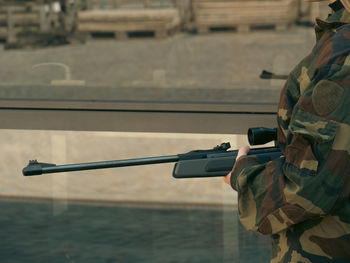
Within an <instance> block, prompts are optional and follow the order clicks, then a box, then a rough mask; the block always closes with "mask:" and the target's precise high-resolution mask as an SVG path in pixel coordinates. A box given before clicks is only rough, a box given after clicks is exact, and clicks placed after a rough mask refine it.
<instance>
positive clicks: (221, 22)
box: [193, 0, 298, 33]
mask: <svg viewBox="0 0 350 263" xmlns="http://www.w3.org/2000/svg"><path fill="white" fill-rule="evenodd" d="M193 12H194V26H195V28H196V29H197V32H198V33H207V32H209V30H210V28H219V27H235V28H237V31H238V32H249V31H250V30H251V28H252V27H254V26H274V28H275V29H276V30H286V29H287V28H288V26H289V25H291V24H292V23H294V22H295V21H296V19H297V16H298V3H297V2H296V1H295V0H260V1H257V0H193Z"/></svg>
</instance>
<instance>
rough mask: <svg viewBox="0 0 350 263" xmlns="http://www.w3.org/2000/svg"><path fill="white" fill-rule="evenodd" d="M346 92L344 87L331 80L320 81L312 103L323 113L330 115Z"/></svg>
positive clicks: (313, 94)
mask: <svg viewBox="0 0 350 263" xmlns="http://www.w3.org/2000/svg"><path fill="white" fill-rule="evenodd" d="M343 93H344V88H343V87H341V86H339V85H338V84H337V83H335V82H333V81H329V80H321V81H320V82H318V83H317V84H316V86H315V88H314V90H313V92H312V105H313V107H314V109H315V111H316V112H317V113H318V114H319V115H321V116H324V115H328V114H329V113H331V112H332V111H334V110H335V108H336V107H337V106H338V104H339V101H340V99H341V97H342V95H343Z"/></svg>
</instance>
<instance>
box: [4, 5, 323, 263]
mask: <svg viewBox="0 0 350 263" xmlns="http://www.w3.org/2000/svg"><path fill="white" fill-rule="evenodd" d="M44 2H45V3H43V1H39V0H38V1H36V0H28V1H10V0H0V41H1V43H0V58H1V70H0V80H1V82H0V106H2V104H1V103H5V102H6V105H5V106H3V107H0V108H1V110H4V111H6V110H9V109H10V110H11V107H12V108H15V109H18V108H21V107H22V106H23V105H24V106H23V107H27V108H26V110H28V108H30V109H33V108H34V109H35V108H36V106H37V107H39V108H40V111H41V112H44V110H45V109H47V108H50V107H51V108H52V107H54V108H55V107H58V108H59V107H60V104H58V103H57V102H67V101H68V102H69V103H70V104H67V105H68V106H67V105H66V104H64V105H63V106H62V107H64V109H65V110H67V109H68V110H69V109H70V107H71V108H73V109H74V110H76V109H78V110H79V109H81V108H84V107H92V106H91V104H89V105H88V106H86V105H85V104H84V105H83V104H79V103H81V102H86V101H88V102H100V104H98V105H97V106H96V107H97V110H101V109H102V110H101V111H100V112H104V110H106V109H107V110H110V108H108V107H112V106H110V105H111V104H107V103H106V104H103V103H105V102H110V103H113V102H122V103H124V102H126V103H130V105H131V106H130V105H128V107H130V108H128V110H131V111H132V110H133V109H134V108H133V105H134V104H133V103H135V102H137V103H138V102H148V103H149V104H156V103H164V105H165V106H164V108H162V110H167V109H169V107H170V106H169V105H174V104H177V105H180V107H174V108H175V110H178V111H179V108H180V110H188V109H190V110H194V111H196V110H198V107H199V106H198V105H199V104H202V105H201V107H202V108H200V110H201V111H210V110H211V109H209V106H208V105H212V104H218V105H219V106H220V105H221V106H222V105H226V106H227V105H228V107H231V106H235V105H238V104H242V103H245V104H248V106H249V107H248V108H249V111H254V110H256V109H255V108H254V105H256V104H258V103H270V104H273V103H277V101H278V96H279V91H280V89H281V88H282V86H283V82H284V81H283V80H262V79H260V78H259V75H260V73H261V71H262V70H263V69H266V70H269V71H272V72H274V73H276V74H279V75H281V74H282V75H284V74H288V72H289V71H290V70H291V69H292V67H294V65H295V64H296V63H297V62H298V61H299V60H300V59H301V58H302V57H304V56H305V55H307V52H309V50H310V49H311V47H312V46H313V43H314V36H313V29H312V27H310V25H311V24H312V22H311V21H313V18H314V16H315V15H318V14H320V13H322V12H324V10H323V6H321V5H318V4H317V5H314V6H313V7H310V6H309V5H308V6H307V7H306V6H305V5H303V4H302V1H295V0H251V1H245V0H242V1H239V0H232V1H229V0H192V1H191V0H176V1H175V0H47V1H44ZM276 10H277V11H279V12H280V13H278V12H277V13H276ZM320 16H323V17H325V15H321V14H320ZM254 19H255V20H254ZM243 22H244V23H243ZM28 101H29V102H30V103H29V104H25V103H27V102H28ZM15 102H16V103H17V104H14V103H15ZM18 102H19V103H18ZM41 102H45V103H43V104H40V103H41ZM11 103H12V104H11ZM55 103H56V104H55ZM74 103H76V104H77V106H76V105H75V104H74ZM166 103H168V104H166ZM186 103H187V104H190V105H191V107H189V106H188V105H186V106H187V108H186V109H182V108H181V107H182V106H183V105H184V104H186ZM39 104H40V105H39ZM13 105H15V106H13ZM38 105H39V106H38ZM52 105H53V106H52ZM106 105H107V106H106ZM203 105H204V106H203ZM45 107H47V108H45ZM96 107H95V108H94V110H95V109H96ZM99 107H101V108H99ZM142 107H144V105H141V106H139V108H137V110H138V111H142V110H143V108H142ZM167 107H168V108H167ZM196 107H197V108H196ZM203 108H204V110H203ZM89 109H91V108H88V110H89ZM113 109H115V108H113ZM117 109H119V108H117ZM215 109H217V108H215ZM218 109H219V110H220V109H221V108H220V107H218ZM22 110H23V109H22ZM84 110H86V108H84ZM171 110H173V108H172V109H171ZM24 111H25V110H24ZM24 111H22V112H24ZM28 111H29V110H28ZM224 111H225V112H227V111H228V110H227V108H225V109H224ZM243 111H248V110H247V108H244V110H243ZM261 111H262V110H261ZM37 112H38V111H37ZM67 112H68V111H67ZM6 113H7V111H6ZM26 113H27V112H26ZM84 113H85V112H84ZM209 113H210V112H209ZM209 113H208V114H209ZM45 114H46V112H45ZM68 114H69V113H68ZM9 116H10V115H9ZM25 116H29V115H25ZM80 116H82V115H80ZM99 116H101V115H99ZM223 116H226V115H225V113H223ZM5 117H6V116H5ZM8 118H10V117H8ZM45 118H46V119H44V120H50V119H51V120H55V113H54V111H52V112H51V111H48V113H47V115H45ZM61 118H62V117H61ZM101 120H102V121H103V116H102V117H101ZM24 121H25V120H24ZM27 121H28V120H27ZM36 121H37V122H38V124H40V123H41V120H40V116H39V120H38V119H36ZM39 121H40V123H39ZM89 121H90V120H89ZM3 123H5V124H6V120H4V121H3ZM35 124H36V122H35ZM127 124H128V123H120V124H118V125H119V126H123V127H124V126H125V127H128V125H127ZM240 124H241V123H238V124H237V125H240ZM101 126H103V125H101ZM7 128H8V127H7ZM9 128H13V127H9ZM44 128H45V127H44ZM55 128H56V129H58V130H59V129H64V127H62V125H61V123H56V126H55ZM41 129H42V127H41ZM76 129H77V128H76ZM81 129H83V128H81ZM81 129H77V130H81ZM140 129H141V130H142V127H141V128H140ZM171 132H173V131H171ZM0 138H1V142H2V144H1V149H2V151H0V159H1V160H2V165H0V182H1V186H2V191H1V193H0V195H1V201H0V209H1V211H2V213H1V215H0V224H1V226H2V237H1V241H0V261H4V262H45V263H46V262H71V263H72V262H75V263H77V262H94V263H95V262H255V261H256V258H257V257H258V258H259V259H261V261H265V262H267V261H268V258H269V255H270V251H269V250H270V245H269V241H267V240H266V239H265V238H264V237H262V236H257V235H255V234H254V233H248V232H246V231H244V230H243V228H242V227H241V226H240V224H239V222H238V220H237V211H236V210H235V206H234V205H235V203H236V194H235V193H234V192H233V191H232V189H229V188H228V187H227V186H226V185H224V183H223V182H222V180H219V179H206V180H200V181H198V180H197V179H194V180H184V181H174V179H172V178H171V169H172V165H168V164H166V165H159V166H152V167H142V168H139V167H137V168H135V167H133V168H127V169H126V168H125V169H124V168H123V169H118V170H109V171H98V172H95V171H94V172H88V173H76V174H60V175H49V176H42V177H36V178H23V177H22V175H21V169H22V168H23V167H24V166H25V165H26V164H27V162H28V160H30V159H36V158H37V159H38V160H40V161H43V162H52V163H57V164H64V163H75V162H90V161H101V160H115V159H127V158H137V157H147V156H158V155H171V154H178V153H184V152H188V151H190V150H193V149H201V148H203V149H206V148H212V147H213V146H215V145H217V144H220V143H221V142H224V141H229V142H231V145H232V147H233V148H238V147H239V146H242V145H243V144H246V141H244V140H245V139H242V137H240V136H238V135H231V136H227V135H220V134H219V135H218V134H217V135H213V134H209V135H199V134H188V135H184V134H149V133H113V132H111V133H89V132H70V131H66V132H60V131H45V130H43V131H25V130H24V131H19V130H17V131H16V130H2V131H0ZM24 200H25V201H24ZM160 203H161V204H160Z"/></svg>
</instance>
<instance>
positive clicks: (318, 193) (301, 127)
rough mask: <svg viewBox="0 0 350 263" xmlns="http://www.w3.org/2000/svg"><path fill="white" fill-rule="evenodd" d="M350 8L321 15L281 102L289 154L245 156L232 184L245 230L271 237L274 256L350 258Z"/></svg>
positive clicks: (282, 137)
mask: <svg viewBox="0 0 350 263" xmlns="http://www.w3.org/2000/svg"><path fill="white" fill-rule="evenodd" d="M347 22H350V14H349V13H348V12H346V11H345V10H344V9H341V10H339V11H337V12H335V13H333V15H331V16H330V17H329V18H328V19H327V21H322V20H317V22H316V26H315V31H316V38H317V42H316V45H315V47H314V48H313V50H312V51H311V53H310V55H308V56H307V57H306V58H304V59H303V60H302V61H301V62H300V63H299V64H298V65H297V66H296V67H295V68H294V69H293V71H292V72H291V73H290V75H289V78H288V80H287V82H286V84H285V86H284V88H283V90H282V92H281V97H280V103H279V106H278V113H277V121H278V142H279V144H280V146H281V149H282V152H283V153H284V156H283V157H282V158H280V159H277V160H274V161H271V162H268V163H265V164H264V163H261V162H260V161H259V160H258V159H257V158H255V157H253V156H242V157H241V158H239V159H238V160H237V162H236V164H235V166H234V168H233V171H232V176H231V185H232V187H233V188H234V189H235V190H237V191H238V209H239V217H240V220H241V222H242V224H243V225H244V226H245V228H247V229H249V230H253V231H258V232H260V233H262V234H270V235H271V236H272V255H271V262H317V263H322V262H350V24H347Z"/></svg>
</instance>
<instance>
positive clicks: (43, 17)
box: [0, 1, 57, 45]
mask: <svg viewBox="0 0 350 263" xmlns="http://www.w3.org/2000/svg"><path fill="white" fill-rule="evenodd" d="M56 19H57V18H56ZM53 21H54V17H53V16H51V15H48V14H47V11H46V10H45V7H44V6H43V5H37V4H36V3H35V2H34V1H26V3H25V4H18V3H17V2H16V3H11V4H3V5H1V7H0V38H1V39H3V40H5V41H6V43H7V44H8V45H13V44H15V43H16V42H17V38H18V34H19V33H21V34H22V33H25V32H48V31H49V30H50V26H51V25H52V23H53Z"/></svg>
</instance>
